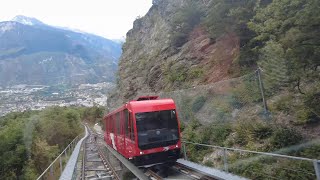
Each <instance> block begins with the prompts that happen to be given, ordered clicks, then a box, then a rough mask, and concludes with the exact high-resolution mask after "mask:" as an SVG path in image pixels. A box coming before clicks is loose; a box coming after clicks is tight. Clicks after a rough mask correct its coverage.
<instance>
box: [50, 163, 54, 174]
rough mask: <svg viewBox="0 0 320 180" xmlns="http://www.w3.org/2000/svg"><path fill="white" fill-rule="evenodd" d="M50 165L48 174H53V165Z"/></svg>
mask: <svg viewBox="0 0 320 180" xmlns="http://www.w3.org/2000/svg"><path fill="white" fill-rule="evenodd" d="M52 166H53V165H52ZM52 166H51V167H50V176H53V167H52Z"/></svg>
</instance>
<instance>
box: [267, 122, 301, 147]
mask: <svg viewBox="0 0 320 180" xmlns="http://www.w3.org/2000/svg"><path fill="white" fill-rule="evenodd" d="M301 140H302V136H301V134H300V133H299V132H297V131H295V130H294V129H291V128H287V127H279V128H277V129H276V130H275V131H274V133H273V134H272V136H271V139H270V144H271V146H272V147H273V148H278V149H279V148H283V147H287V146H290V145H294V144H297V143H299V142H300V141H301Z"/></svg>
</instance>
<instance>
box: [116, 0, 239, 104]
mask: <svg viewBox="0 0 320 180" xmlns="http://www.w3.org/2000/svg"><path fill="white" fill-rule="evenodd" d="M195 3H196V6H197V7H193V5H195ZM208 4H209V1H197V2H195V1H192V0H175V1H169V0H161V1H153V6H152V7H151V8H150V10H149V12H148V13H147V14H146V15H145V16H144V17H142V18H140V19H136V20H135V22H134V24H133V29H131V30H130V31H129V32H128V33H127V37H126V42H125V44H124V45H123V54H122V56H121V58H120V63H119V72H118V77H119V79H118V92H117V95H116V96H117V99H119V97H120V99H122V100H123V101H126V100H128V99H132V98H134V97H135V96H137V95H138V94H147V93H154V92H156V93H157V92H159V91H170V90H173V89H181V88H188V87H192V86H196V85H199V84H207V83H212V82H217V81H220V80H224V79H228V78H230V77H233V76H236V75H237V72H235V69H236V68H235V67H237V63H235V61H236V60H237V58H238V56H239V38H238V37H237V35H236V34H235V33H232V32H228V33H224V34H221V35H219V37H216V38H212V35H210V34H209V32H208V29H207V28H206V27H205V26H204V25H203V20H202V19H201V17H204V16H206V14H207V13H208V12H207V10H208V7H207V6H208ZM196 8H197V9H196ZM199 9H201V11H199Z"/></svg>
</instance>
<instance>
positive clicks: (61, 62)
mask: <svg viewBox="0 0 320 180" xmlns="http://www.w3.org/2000/svg"><path fill="white" fill-rule="evenodd" d="M120 55H121V43H119V42H115V41H112V40H109V39H105V38H103V37H99V36H96V35H93V34H89V33H85V32H80V31H73V30H70V29H67V28H60V27H54V26H50V25H47V24H45V23H43V22H41V21H39V20H37V19H35V18H30V17H25V16H16V17H14V18H13V19H12V20H11V21H3V22H0V87H1V86H2V87H6V86H11V85H16V84H42V85H53V84H54V85H56V84H70V85H73V84H79V83H98V82H113V81H114V79H115V72H116V71H117V64H118V59H119V57H120Z"/></svg>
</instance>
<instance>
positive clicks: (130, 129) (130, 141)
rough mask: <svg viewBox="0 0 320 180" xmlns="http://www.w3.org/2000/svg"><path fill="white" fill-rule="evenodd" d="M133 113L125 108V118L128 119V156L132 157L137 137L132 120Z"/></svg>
mask: <svg viewBox="0 0 320 180" xmlns="http://www.w3.org/2000/svg"><path fill="white" fill-rule="evenodd" d="M132 119H133V118H132V113H131V112H130V111H128V110H127V109H126V110H125V120H126V123H125V124H126V125H125V128H126V132H125V133H126V135H125V137H126V139H125V143H126V145H125V146H126V153H127V158H130V157H132V156H134V154H135V153H136V152H135V137H134V129H133V127H134V126H133V120H132Z"/></svg>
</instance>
